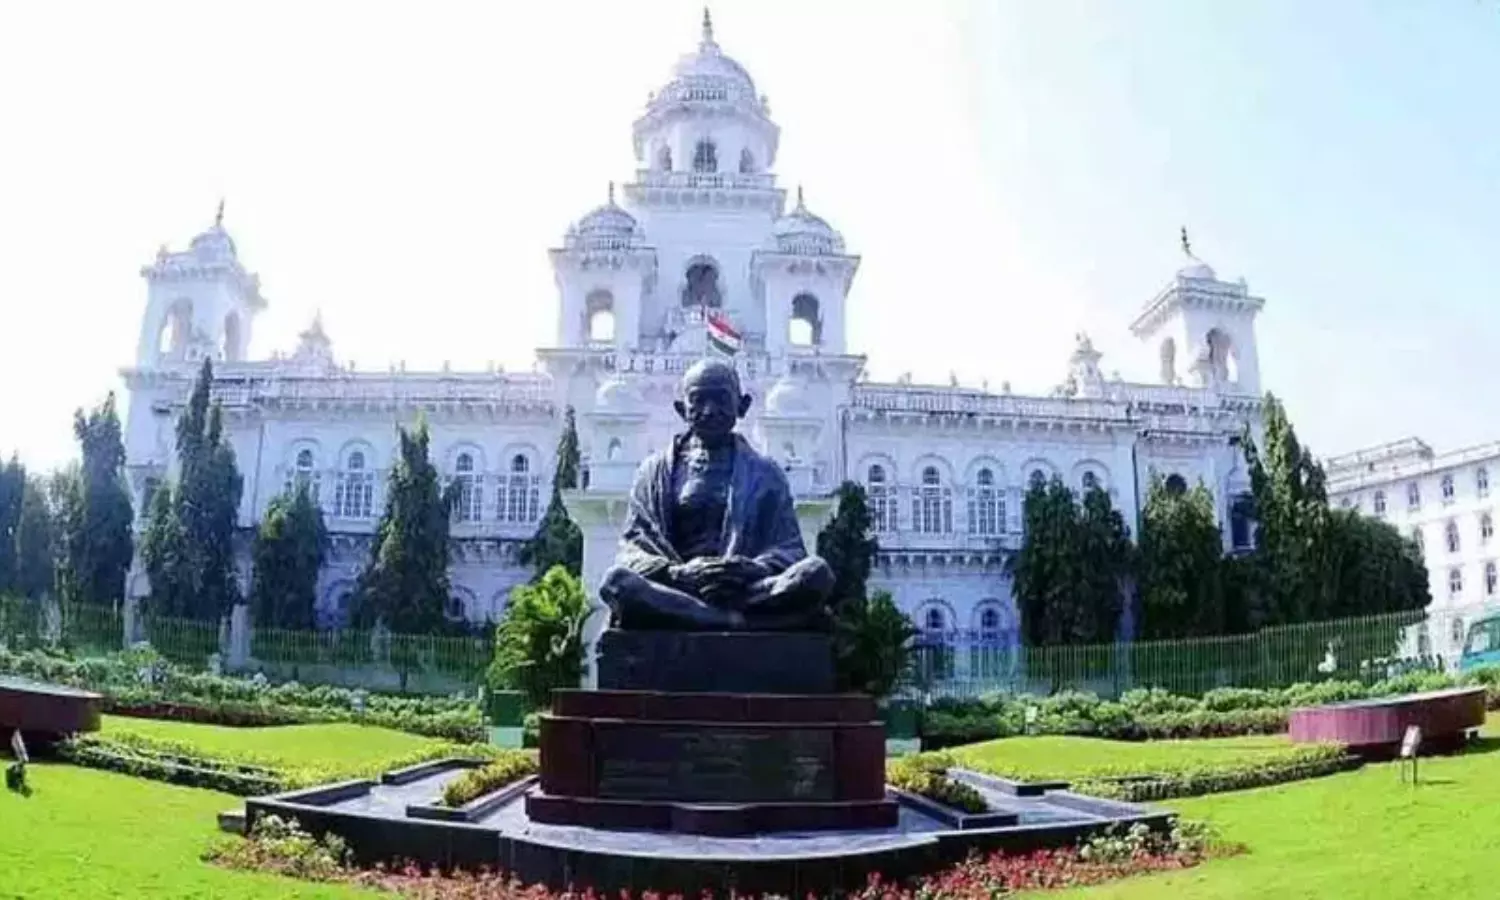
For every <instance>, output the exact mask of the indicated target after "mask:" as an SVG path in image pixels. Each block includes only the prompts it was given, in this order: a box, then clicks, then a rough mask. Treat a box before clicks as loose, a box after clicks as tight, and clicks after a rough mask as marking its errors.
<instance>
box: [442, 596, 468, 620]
mask: <svg viewBox="0 0 1500 900" xmlns="http://www.w3.org/2000/svg"><path fill="white" fill-rule="evenodd" d="M467 605H468V604H466V603H465V602H464V598H463V597H460V596H459V595H458V594H453V595H450V596H449V597H448V602H447V603H446V604H444V606H443V615H445V616H447V617H448V618H449V619H450V620H451V621H454V622H459V621H462V620H463V618H464V615H465V607H466V606H467Z"/></svg>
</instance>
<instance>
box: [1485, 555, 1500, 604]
mask: <svg viewBox="0 0 1500 900" xmlns="http://www.w3.org/2000/svg"><path fill="white" fill-rule="evenodd" d="M1496 588H1500V572H1497V571H1496V570H1495V564H1494V563H1492V562H1487V563H1485V564H1484V595H1485V596H1486V597H1493V596H1495V589H1496Z"/></svg>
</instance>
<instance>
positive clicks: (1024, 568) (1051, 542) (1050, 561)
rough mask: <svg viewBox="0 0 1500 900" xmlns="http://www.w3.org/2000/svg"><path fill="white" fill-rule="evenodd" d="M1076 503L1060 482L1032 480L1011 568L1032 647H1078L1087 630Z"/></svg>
mask: <svg viewBox="0 0 1500 900" xmlns="http://www.w3.org/2000/svg"><path fill="white" fill-rule="evenodd" d="M1076 505H1077V502H1076V500H1075V498H1074V494H1073V492H1072V491H1071V490H1069V489H1068V487H1067V485H1065V484H1063V482H1062V480H1061V479H1060V478H1053V479H1051V480H1050V481H1037V482H1033V483H1032V485H1031V487H1030V488H1029V489H1028V490H1027V491H1026V497H1025V500H1024V501H1023V503H1022V506H1021V517H1022V521H1023V525H1024V529H1025V531H1024V533H1023V535H1022V539H1021V547H1020V549H1019V550H1018V551H1016V553H1015V554H1014V555H1012V556H1011V557H1010V559H1009V560H1008V561H1007V566H1008V568H1009V570H1010V575H1011V583H1012V585H1013V590H1014V593H1015V598H1016V606H1017V609H1018V611H1019V612H1020V614H1021V632H1022V634H1023V635H1024V636H1025V639H1026V643H1027V645H1028V646H1032V647H1046V646H1056V645H1059V644H1069V643H1073V642H1075V641H1076V640H1077V638H1078V637H1079V635H1080V633H1081V631H1082V628H1081V627H1080V625H1081V620H1082V615H1081V612H1080V610H1079V606H1078V594H1077V593H1076V592H1075V590H1074V588H1075V587H1076V586H1077V585H1078V583H1079V582H1080V580H1081V577H1080V572H1081V569H1082V553H1081V552H1080V550H1079V547H1078V529H1077V527H1076V525H1077V513H1076Z"/></svg>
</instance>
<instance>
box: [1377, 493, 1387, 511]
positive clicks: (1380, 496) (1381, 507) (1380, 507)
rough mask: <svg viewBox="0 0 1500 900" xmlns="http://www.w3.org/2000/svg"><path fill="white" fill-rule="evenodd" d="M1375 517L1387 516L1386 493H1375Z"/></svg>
mask: <svg viewBox="0 0 1500 900" xmlns="http://www.w3.org/2000/svg"><path fill="white" fill-rule="evenodd" d="M1375 515H1376V516H1383V515H1385V491H1376V492H1375Z"/></svg>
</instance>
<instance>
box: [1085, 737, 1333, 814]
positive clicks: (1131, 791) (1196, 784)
mask: <svg viewBox="0 0 1500 900" xmlns="http://www.w3.org/2000/svg"><path fill="white" fill-rule="evenodd" d="M1359 764H1360V761H1359V759H1358V758H1356V757H1351V756H1349V755H1347V754H1345V753H1344V752H1343V750H1342V749H1341V748H1336V747H1335V748H1332V749H1331V750H1330V751H1328V752H1326V753H1323V754H1309V755H1308V756H1307V757H1305V758H1300V759H1290V760H1273V761H1260V762H1253V763H1239V764H1234V765H1228V766H1219V767H1214V768H1203V769H1196V770H1187V771H1182V772H1171V773H1161V774H1158V775H1152V776H1150V777H1146V778H1132V779H1126V780H1120V781H1107V780H1100V781H1088V782H1080V783H1078V784H1075V785H1073V789H1074V790H1075V791H1078V792H1079V793H1083V794H1092V795H1094V796H1096V797H1108V798H1111V799H1115V800H1124V801H1127V802H1130V803H1150V802H1155V801H1159V800H1172V799H1176V798H1179V797H1198V796H1201V795H1203V794H1218V793H1223V792H1224V791H1242V790H1246V789H1249V788H1257V787H1269V786H1271V785H1276V784H1287V783H1288V782H1292V781H1303V780H1305V779H1308V778H1320V777H1322V776H1324V775H1332V774H1334V773H1336V772H1343V771H1346V770H1348V769H1351V768H1356V767H1358V766H1359Z"/></svg>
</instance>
